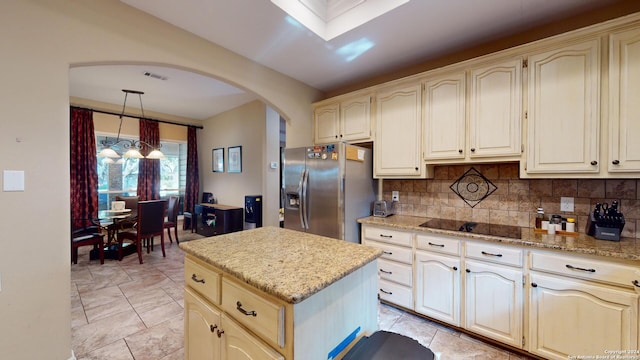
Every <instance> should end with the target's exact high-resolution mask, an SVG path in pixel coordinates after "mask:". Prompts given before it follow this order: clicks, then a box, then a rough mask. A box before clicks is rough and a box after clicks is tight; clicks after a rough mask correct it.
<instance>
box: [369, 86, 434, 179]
mask: <svg viewBox="0 0 640 360" xmlns="http://www.w3.org/2000/svg"><path fill="white" fill-rule="evenodd" d="M421 101H422V99H421V85H420V83H418V82H416V83H415V84H411V85H405V86H403V87H396V88H391V89H385V90H381V91H380V92H378V93H377V95H376V133H375V140H374V144H375V145H374V174H373V175H374V177H375V178H425V177H426V176H427V169H426V166H425V165H424V164H423V163H422V157H421V153H422V146H421V145H422V144H421V134H422V121H421V116H422V111H421V109H422V108H421Z"/></svg>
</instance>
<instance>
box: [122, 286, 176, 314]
mask: <svg viewBox="0 0 640 360" xmlns="http://www.w3.org/2000/svg"><path fill="white" fill-rule="evenodd" d="M126 296H127V299H128V300H129V303H130V304H131V306H133V308H134V309H135V310H136V312H137V313H138V314H140V313H144V312H147V311H149V310H153V309H155V308H157V307H159V306H162V305H166V304H168V303H172V302H175V301H174V300H173V298H171V296H169V295H168V294H167V293H166V292H165V291H164V290H163V289H162V288H143V289H136V290H129V292H128V293H127V294H126Z"/></svg>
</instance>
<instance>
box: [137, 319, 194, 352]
mask: <svg viewBox="0 0 640 360" xmlns="http://www.w3.org/2000/svg"><path fill="white" fill-rule="evenodd" d="M183 329H184V320H183V317H182V316H176V317H173V318H171V319H169V320H167V321H165V322H163V323H161V324H158V325H156V326H154V327H151V328H149V329H146V330H143V331H139V332H137V333H135V334H133V335H131V336H127V337H125V339H124V340H125V341H126V342H127V345H128V346H129V349H131V353H132V354H133V356H134V358H135V359H136V360H158V359H162V358H163V357H165V356H167V355H169V354H173V353H174V352H176V351H178V350H179V349H181V348H182V347H183V346H184V341H183V337H184V330H183Z"/></svg>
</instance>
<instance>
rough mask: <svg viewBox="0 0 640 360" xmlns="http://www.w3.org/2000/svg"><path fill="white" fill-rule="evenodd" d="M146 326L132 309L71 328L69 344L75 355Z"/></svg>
mask: <svg viewBox="0 0 640 360" xmlns="http://www.w3.org/2000/svg"><path fill="white" fill-rule="evenodd" d="M145 329H146V327H145V326H144V323H143V322H142V320H140V318H139V317H138V314H136V312H135V311H133V309H131V310H129V311H126V312H122V313H119V314H116V315H114V316H112V317H109V318H106V319H102V320H99V321H96V322H93V323H89V324H87V325H84V326H79V327H76V328H74V329H73V332H72V338H71V344H72V347H73V350H74V351H75V353H76V355H84V354H87V353H90V352H91V351H93V350H95V349H98V348H101V347H104V346H106V345H109V344H112V343H114V342H116V341H118V340H121V339H122V338H124V337H126V336H129V335H131V334H135V333H137V332H140V331H141V330H145Z"/></svg>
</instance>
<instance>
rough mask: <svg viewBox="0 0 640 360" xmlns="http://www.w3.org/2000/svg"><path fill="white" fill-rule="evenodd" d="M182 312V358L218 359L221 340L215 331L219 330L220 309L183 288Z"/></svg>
mask: <svg viewBox="0 0 640 360" xmlns="http://www.w3.org/2000/svg"><path fill="white" fill-rule="evenodd" d="M184 313H185V316H184V332H185V334H184V335H185V336H184V339H185V344H184V358H185V359H212V360H218V359H220V353H221V341H220V338H219V337H218V336H217V333H216V330H221V328H220V324H221V321H220V320H221V318H220V311H219V310H217V309H216V308H215V307H214V306H212V305H210V304H209V303H208V302H207V301H205V300H204V299H202V298H201V297H200V296H198V295H196V294H195V293H194V291H193V290H191V289H189V288H185V289H184Z"/></svg>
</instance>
